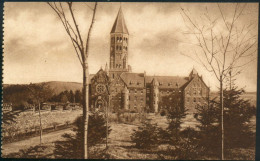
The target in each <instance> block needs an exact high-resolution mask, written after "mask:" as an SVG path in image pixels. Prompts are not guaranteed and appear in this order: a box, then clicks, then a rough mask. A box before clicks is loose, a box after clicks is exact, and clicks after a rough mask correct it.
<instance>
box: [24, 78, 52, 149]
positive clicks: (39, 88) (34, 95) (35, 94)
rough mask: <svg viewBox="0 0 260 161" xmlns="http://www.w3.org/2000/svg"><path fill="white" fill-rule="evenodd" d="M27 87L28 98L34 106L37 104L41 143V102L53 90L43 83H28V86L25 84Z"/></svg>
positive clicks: (46, 98) (48, 96) (47, 97)
mask: <svg viewBox="0 0 260 161" xmlns="http://www.w3.org/2000/svg"><path fill="white" fill-rule="evenodd" d="M27 88H28V90H29V91H30V99H31V101H32V103H33V104H34V107H37V106H38V113H39V122H40V144H42V117H41V103H43V102H44V101H47V100H48V99H49V98H50V97H51V94H52V93H53V91H52V89H51V88H50V87H49V86H48V85H46V84H45V83H41V84H30V85H29V86H27ZM35 105H36V106H35ZM34 110H35V109H34Z"/></svg>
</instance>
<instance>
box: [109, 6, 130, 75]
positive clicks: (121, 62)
mask: <svg viewBox="0 0 260 161" xmlns="http://www.w3.org/2000/svg"><path fill="white" fill-rule="evenodd" d="M128 37H129V33H128V30H127V27H126V24H125V20H124V15H123V12H122V9H121V6H120V8H119V11H118V14H117V17H116V20H115V22H114V25H113V27H112V30H111V32H110V58H109V59H110V62H109V68H110V71H109V73H111V74H110V76H111V77H112V78H114V74H116V75H119V74H121V73H122V72H127V71H128Z"/></svg>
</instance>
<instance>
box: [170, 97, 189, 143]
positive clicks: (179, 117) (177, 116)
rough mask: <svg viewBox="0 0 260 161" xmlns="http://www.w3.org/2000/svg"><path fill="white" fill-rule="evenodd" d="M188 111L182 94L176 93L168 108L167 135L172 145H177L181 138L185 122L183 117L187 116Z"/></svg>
mask: <svg viewBox="0 0 260 161" xmlns="http://www.w3.org/2000/svg"><path fill="white" fill-rule="evenodd" d="M186 111H187V110H186V109H185V107H184V106H183V101H182V97H181V94H179V93H177V94H175V95H174V97H172V99H171V101H170V105H169V108H168V109H167V120H168V127H167V132H168V137H167V136H165V138H167V139H169V140H168V141H169V143H170V144H172V145H177V144H178V141H179V140H180V131H181V124H182V123H183V118H185V117H186Z"/></svg>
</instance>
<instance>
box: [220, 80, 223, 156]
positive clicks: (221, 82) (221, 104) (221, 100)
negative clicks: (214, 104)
mask: <svg viewBox="0 0 260 161" xmlns="http://www.w3.org/2000/svg"><path fill="white" fill-rule="evenodd" d="M220 108H221V160H224V103H223V79H222V76H220Z"/></svg>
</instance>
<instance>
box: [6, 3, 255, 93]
mask: <svg viewBox="0 0 260 161" xmlns="http://www.w3.org/2000/svg"><path fill="white" fill-rule="evenodd" d="M120 5H121V7H122V10H123V14H124V18H125V21H126V25H127V28H128V31H129V46H128V49H129V50H128V56H129V61H128V64H130V65H131V66H132V71H133V72H144V71H146V74H147V75H165V76H188V75H189V73H190V72H191V70H192V68H195V69H196V70H197V71H198V73H199V75H202V77H203V79H204V81H205V83H206V84H207V85H209V86H210V87H211V89H212V90H217V88H218V84H219V83H218V81H217V79H216V78H215V76H214V74H213V73H211V72H208V71H207V70H206V69H205V68H204V67H203V66H202V65H201V64H200V63H198V62H196V61H194V60H193V59H191V58H190V57H187V56H185V55H186V54H187V55H190V54H191V55H192V54H193V56H194V51H196V50H197V47H196V46H194V45H191V44H190V43H189V42H191V41H193V40H194V38H192V37H191V36H192V35H187V34H185V31H186V29H187V25H186V23H185V21H184V19H183V16H182V14H181V8H184V9H186V10H187V11H188V12H189V13H190V15H192V17H193V18H195V19H196V20H197V19H199V18H201V14H203V11H205V8H207V10H208V12H209V14H210V15H213V17H214V16H215V17H216V15H219V10H218V6H217V4H214V3H208V4H207V3H159V2H157V3H139V2H138V3H137V2H135V3H134V2H128V3H127V2H124V3H116V2H114V3H98V7H97V12H96V14H97V15H96V19H95V23H94V27H93V33H92V34H91V38H90V48H89V54H90V55H89V70H90V73H92V74H95V73H96V72H97V71H98V70H99V69H100V68H101V67H103V68H104V66H105V64H106V62H107V63H108V62H109V46H110V44H109V43H110V31H111V29H112V25H113V23H114V21H115V18H116V15H117V12H118V10H119V7H120ZM234 6H235V5H234V4H227V3H226V4H220V7H221V9H222V11H223V14H225V15H227V16H230V15H231V14H232V11H233V10H232V9H233V8H234ZM91 7H93V3H75V4H74V5H73V8H74V11H75V15H76V19H77V21H78V23H79V28H80V32H81V33H82V35H83V38H84V40H85V39H86V35H87V31H88V28H89V24H90V20H91V16H92V10H91ZM244 11H245V12H244V14H243V15H242V16H241V19H239V21H238V24H240V25H237V27H238V28H239V27H240V26H243V24H249V23H251V22H253V23H255V27H254V28H253V29H252V30H250V34H255V35H257V36H258V33H257V32H258V4H257V3H249V4H247V5H246V7H245V9H244ZM198 22H199V23H200V22H201V24H203V22H202V21H198ZM219 29H220V30H223V29H224V26H221V25H220V26H219ZM183 53H185V55H183ZM254 56H255V57H257V53H256V52H255V53H254ZM3 69H4V71H3V73H4V75H3V77H4V78H3V83H4V84H27V83H31V82H32V83H36V82H44V81H68V82H82V68H81V65H80V63H79V60H78V58H77V56H76V53H75V51H74V48H73V46H72V43H71V41H70V39H69V37H68V35H66V32H65V29H64V28H63V26H62V23H61V22H60V21H59V19H58V17H57V15H56V14H55V12H54V11H53V10H52V9H51V8H50V7H49V6H48V5H47V4H46V3H43V2H30V3H29V2H19V3H17V2H5V3H4V66H3ZM236 84H237V85H238V86H239V87H244V88H245V90H246V91H256V84H257V60H255V61H252V62H251V63H249V64H248V65H246V66H245V67H244V68H243V71H242V72H241V74H240V75H238V76H237V77H236Z"/></svg>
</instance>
